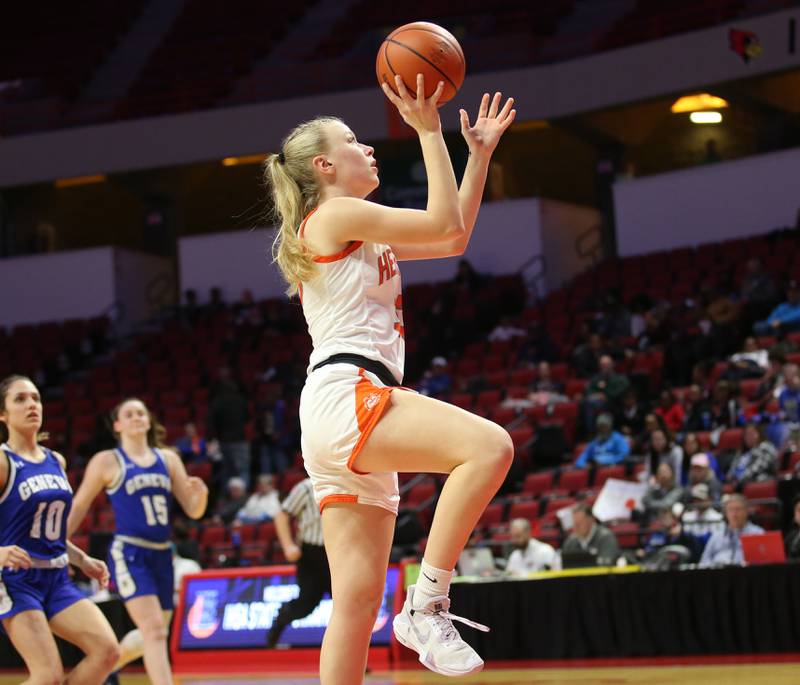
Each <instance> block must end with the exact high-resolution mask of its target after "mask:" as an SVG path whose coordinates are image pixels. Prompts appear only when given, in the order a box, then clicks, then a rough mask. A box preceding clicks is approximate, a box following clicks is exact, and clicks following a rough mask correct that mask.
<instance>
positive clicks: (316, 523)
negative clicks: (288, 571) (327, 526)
mask: <svg viewBox="0 0 800 685" xmlns="http://www.w3.org/2000/svg"><path fill="white" fill-rule="evenodd" d="M281 508H282V509H283V510H284V511H285V512H286V513H287V514H289V515H290V516H294V517H295V518H296V519H297V544H298V545H301V544H303V543H305V544H307V545H322V544H323V542H322V517H321V516H320V513H319V508H318V507H317V502H316V500H315V499H314V490H313V488H312V486H311V479H310V478H306V479H305V480H301V481H300V482H299V483H298V484H297V485H295V486H294V487H293V488H292V490H291V492H290V493H289V494H288V495H287V496H286V499H285V500H283V502H282V503H281Z"/></svg>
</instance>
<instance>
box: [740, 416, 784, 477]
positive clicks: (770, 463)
mask: <svg viewBox="0 0 800 685" xmlns="http://www.w3.org/2000/svg"><path fill="white" fill-rule="evenodd" d="M742 441H743V443H744V444H743V445H742V448H743V449H742V451H741V452H740V453H739V454H738V455H737V456H736V457H734V459H733V462H731V465H730V468H729V469H728V482H729V483H734V484H735V485H737V486H738V485H743V484H744V483H750V482H752V481H759V480H768V479H769V478H775V476H776V474H777V470H778V451H777V450H776V449H775V446H774V445H773V444H772V443H771V442H770V441H769V440H767V439H766V438H765V437H764V429H763V428H762V427H761V426H760V425H759V424H757V423H748V424H747V426H745V429H744V437H743V439H742Z"/></svg>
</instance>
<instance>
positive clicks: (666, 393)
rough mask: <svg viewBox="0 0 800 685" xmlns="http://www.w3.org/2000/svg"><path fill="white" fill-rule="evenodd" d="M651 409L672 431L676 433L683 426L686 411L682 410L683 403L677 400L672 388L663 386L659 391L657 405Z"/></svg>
mask: <svg viewBox="0 0 800 685" xmlns="http://www.w3.org/2000/svg"><path fill="white" fill-rule="evenodd" d="M653 411H655V413H656V414H658V415H659V416H660V417H661V418H662V419H664V425H665V426H666V427H667V428H668V429H669V430H670V431H671V432H672V433H677V432H678V431H680V430H681V429H682V428H683V422H684V419H685V418H686V413H685V412H684V410H683V405H682V404H681V403H680V402H678V400H677V398H676V397H675V393H673V392H672V390H669V389H668V388H664V389H663V390H662V391H661V394H660V395H659V403H658V406H657V407H656V408H655V409H654V410H653Z"/></svg>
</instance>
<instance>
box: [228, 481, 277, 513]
mask: <svg viewBox="0 0 800 685" xmlns="http://www.w3.org/2000/svg"><path fill="white" fill-rule="evenodd" d="M280 510H281V502H280V499H279V498H278V491H277V490H276V489H275V477H274V476H273V475H272V474H271V473H262V474H261V475H260V476H259V477H258V483H257V484H256V491H255V492H254V493H253V494H252V495H250V497H248V498H247V502H245V505H244V506H243V507H242V508H241V509H239V511H238V512H237V513H236V521H238V522H239V523H261V522H262V521H272V519H274V518H275V515H276V514H277V513H278V512H279V511H280Z"/></svg>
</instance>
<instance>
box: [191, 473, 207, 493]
mask: <svg viewBox="0 0 800 685" xmlns="http://www.w3.org/2000/svg"><path fill="white" fill-rule="evenodd" d="M186 489H187V490H188V491H189V492H190V493H191V494H200V493H201V492H204V491H206V490H207V489H208V488H207V487H206V484H205V483H204V482H203V481H202V480H201V479H200V478H198V477H197V476H189V477H188V478H187V479H186Z"/></svg>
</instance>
